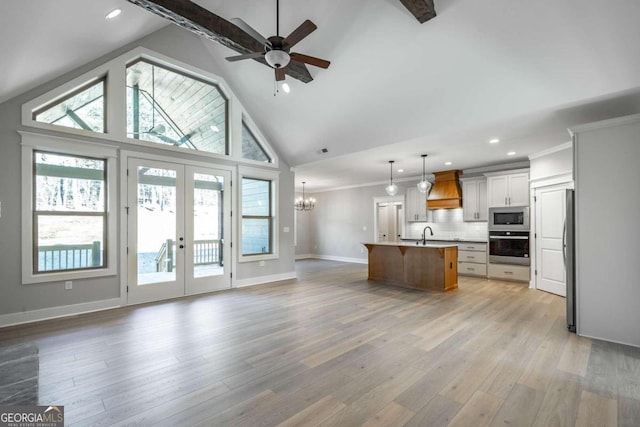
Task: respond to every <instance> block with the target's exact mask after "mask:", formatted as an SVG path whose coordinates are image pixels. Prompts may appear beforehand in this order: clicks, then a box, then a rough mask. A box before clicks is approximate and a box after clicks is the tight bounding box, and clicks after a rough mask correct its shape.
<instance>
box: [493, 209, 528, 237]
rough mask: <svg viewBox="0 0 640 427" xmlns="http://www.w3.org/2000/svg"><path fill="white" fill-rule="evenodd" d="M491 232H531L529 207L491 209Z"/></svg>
mask: <svg viewBox="0 0 640 427" xmlns="http://www.w3.org/2000/svg"><path fill="white" fill-rule="evenodd" d="M489 230H490V231H491V230H493V231H529V207H528V206H509V207H500V208H489Z"/></svg>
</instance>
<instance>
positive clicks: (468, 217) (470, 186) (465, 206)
mask: <svg viewBox="0 0 640 427" xmlns="http://www.w3.org/2000/svg"><path fill="white" fill-rule="evenodd" d="M460 181H462V217H463V219H464V220H465V221H487V218H488V216H489V215H488V209H487V179H486V178H462V179H461V180H460Z"/></svg>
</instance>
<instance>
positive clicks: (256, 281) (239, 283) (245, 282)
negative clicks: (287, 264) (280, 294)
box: [233, 271, 296, 288]
mask: <svg viewBox="0 0 640 427" xmlns="http://www.w3.org/2000/svg"><path fill="white" fill-rule="evenodd" d="M295 278H296V272H295V271H290V272H288V273H281V274H271V275H269V276H259V277H250V278H248V279H237V280H234V282H233V287H234V288H244V287H245V286H253V285H260V284H262V283H270V282H277V281H280V280H289V279H295Z"/></svg>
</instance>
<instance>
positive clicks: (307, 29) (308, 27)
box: [282, 19, 318, 49]
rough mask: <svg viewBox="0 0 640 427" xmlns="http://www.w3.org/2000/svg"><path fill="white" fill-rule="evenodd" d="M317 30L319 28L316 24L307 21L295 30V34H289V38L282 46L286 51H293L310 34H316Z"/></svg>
mask: <svg viewBox="0 0 640 427" xmlns="http://www.w3.org/2000/svg"><path fill="white" fill-rule="evenodd" d="M317 28H318V27H317V26H316V24H314V23H313V22H311V21H309V20H308V19H307V20H306V21H304V22H303V23H302V24H300V26H299V27H298V28H296V29H295V30H293V32H292V33H291V34H289V36H288V37H287V38H286V39H284V40H283V41H282V46H284V47H285V49H291V48H292V47H293V46H295V45H296V44H297V43H298V42H299V41H300V40H302V39H303V38H305V37H307V36H308V35H309V34H311V33H312V32H314V31H315V30H316V29H317Z"/></svg>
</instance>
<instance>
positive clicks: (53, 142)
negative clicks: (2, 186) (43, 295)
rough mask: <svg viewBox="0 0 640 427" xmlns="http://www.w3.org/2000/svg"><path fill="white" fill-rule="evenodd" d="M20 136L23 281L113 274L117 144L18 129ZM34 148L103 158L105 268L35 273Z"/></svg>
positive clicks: (57, 279)
mask: <svg viewBox="0 0 640 427" xmlns="http://www.w3.org/2000/svg"><path fill="white" fill-rule="evenodd" d="M20 134H21V135H22V143H21V145H22V283H23V284H31V283H45V282H57V281H63V280H77V279H86V278H91V277H102V276H115V275H116V273H117V271H118V270H117V264H118V263H117V246H118V239H117V236H118V231H117V213H118V211H117V197H116V195H117V168H116V162H117V157H118V150H117V148H116V147H113V146H109V145H105V144H96V143H90V142H85V141H79V140H74V139H69V138H62V137H57V136H51V135H41V134H36V133H30V132H20ZM35 150H42V151H49V152H52V153H59V154H67V155H71V156H85V157H95V158H100V159H104V160H105V161H106V172H107V182H106V186H107V195H106V200H107V223H106V226H107V242H105V243H106V247H107V253H106V259H107V265H106V266H105V267H104V268H96V269H90V270H77V271H61V272H50V273H38V274H34V268H33V263H34V260H33V245H34V241H33V215H32V213H33V189H34V185H33V180H34V173H33V168H34V164H33V152H34V151H35Z"/></svg>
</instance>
